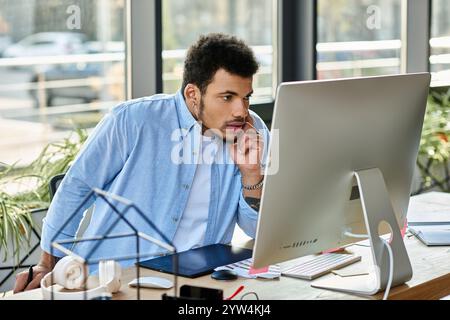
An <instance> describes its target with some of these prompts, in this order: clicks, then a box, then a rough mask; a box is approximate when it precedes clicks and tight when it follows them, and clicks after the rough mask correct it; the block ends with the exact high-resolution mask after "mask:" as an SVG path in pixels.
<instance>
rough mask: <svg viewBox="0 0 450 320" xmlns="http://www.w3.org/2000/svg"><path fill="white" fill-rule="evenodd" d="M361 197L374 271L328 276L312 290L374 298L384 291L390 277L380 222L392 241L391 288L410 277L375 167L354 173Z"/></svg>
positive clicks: (392, 213)
mask: <svg viewBox="0 0 450 320" xmlns="http://www.w3.org/2000/svg"><path fill="white" fill-rule="evenodd" d="M354 175H355V177H356V180H357V183H358V188H359V193H360V197H361V203H362V208H363V212H364V219H365V223H366V230H367V232H368V238H369V241H370V248H371V252H372V260H373V268H370V269H373V270H369V275H365V276H355V277H340V276H337V275H336V276H330V277H325V279H320V280H317V281H315V282H313V283H312V284H311V286H312V287H315V288H322V289H329V290H333V291H343V292H347V293H354V294H360V295H374V294H376V293H378V292H379V291H381V290H384V289H386V287H387V284H388V278H389V253H388V249H387V248H386V246H385V244H384V242H383V241H382V240H381V239H380V236H379V232H378V230H379V226H380V223H381V222H386V223H388V224H389V225H390V227H391V230H392V233H391V242H390V245H391V247H392V252H393V257H394V273H393V280H392V287H394V286H397V285H400V284H403V283H405V282H406V281H409V280H410V279H411V278H412V268H411V263H410V261H409V258H408V253H407V252H406V248H405V244H404V243H403V238H402V235H401V232H400V228H399V226H398V222H397V220H396V218H395V214H394V210H393V208H392V204H391V201H390V198H389V194H388V191H387V189H386V184H385V182H384V178H383V174H382V173H381V171H380V170H379V169H378V168H375V169H368V170H362V171H357V172H355V173H354Z"/></svg>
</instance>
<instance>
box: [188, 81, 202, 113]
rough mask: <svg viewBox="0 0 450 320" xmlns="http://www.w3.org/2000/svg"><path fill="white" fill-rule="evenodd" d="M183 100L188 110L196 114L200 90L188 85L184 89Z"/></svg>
mask: <svg viewBox="0 0 450 320" xmlns="http://www.w3.org/2000/svg"><path fill="white" fill-rule="evenodd" d="M184 98H185V99H186V104H187V106H188V108H189V109H191V110H192V111H193V112H194V113H195V114H198V113H199V109H200V99H201V94H200V89H199V88H198V87H197V86H196V85H195V84H192V83H189V84H188V85H187V86H186V88H185V89H184Z"/></svg>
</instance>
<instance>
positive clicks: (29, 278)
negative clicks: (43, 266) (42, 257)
mask: <svg viewBox="0 0 450 320" xmlns="http://www.w3.org/2000/svg"><path fill="white" fill-rule="evenodd" d="M31 281H33V266H30V267H29V268H28V278H27V283H26V284H25V288H26V287H28V285H29V284H30V282H31Z"/></svg>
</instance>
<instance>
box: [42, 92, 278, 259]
mask: <svg viewBox="0 0 450 320" xmlns="http://www.w3.org/2000/svg"><path fill="white" fill-rule="evenodd" d="M251 116H252V117H253V119H254V122H255V127H256V128H257V129H258V130H259V131H260V133H262V134H263V135H264V138H265V139H266V140H265V146H266V147H267V145H268V136H269V133H268V130H267V128H266V126H265V124H264V122H263V121H262V120H261V119H260V118H259V117H258V116H257V115H256V114H255V113H253V112H251ZM201 134H202V128H201V125H200V124H199V123H198V122H197V121H196V120H195V119H194V117H193V116H192V114H191V113H190V112H189V110H188V108H187V106H186V103H185V101H184V99H183V96H182V94H181V92H178V93H177V94H175V95H155V96H152V97H146V98H141V99H137V100H132V101H128V102H125V103H123V104H121V105H119V106H117V107H115V108H114V109H113V110H112V111H111V112H110V113H109V114H108V115H107V116H105V118H104V119H103V120H102V121H101V122H100V123H99V125H98V126H97V127H96V129H95V130H94V131H93V133H92V134H91V135H90V137H89V139H88V141H87V142H86V143H85V145H84V146H83V148H82V150H81V151H80V153H79V155H78V156H77V158H76V159H75V161H74V163H73V165H72V166H71V168H70V170H69V171H68V172H67V174H66V176H65V178H64V180H63V181H62V183H61V185H60V186H59V188H58V191H57V192H56V194H55V197H54V198H53V201H52V203H51V206H50V208H49V210H48V213H47V216H46V218H45V219H44V223H43V229H42V239H41V247H42V249H43V250H44V251H46V252H49V253H50V252H53V254H55V255H56V256H61V255H62V253H61V252H60V251H58V250H56V249H54V248H53V251H52V249H51V239H52V238H53V237H54V236H55V235H56V233H57V230H59V229H60V228H61V227H62V226H63V224H64V223H65V222H66V220H67V219H68V218H69V216H70V215H71V214H72V213H73V212H75V210H76V208H77V207H78V206H79V205H80V203H81V201H82V200H83V199H84V198H85V197H86V196H87V195H88V193H89V192H90V191H91V189H92V188H99V189H102V190H105V191H107V192H109V193H112V194H115V195H120V196H122V197H124V198H126V199H128V200H130V201H132V202H134V203H135V204H136V205H137V206H138V207H139V208H140V209H141V210H142V211H143V212H144V214H145V215H146V217H147V218H149V219H150V220H151V221H152V222H153V223H154V224H155V225H156V226H157V227H158V228H159V229H160V230H161V231H162V233H163V234H164V235H165V236H166V237H167V238H168V239H170V240H171V241H172V240H173V239H174V236H175V233H176V231H177V227H178V225H179V222H180V219H181V217H182V215H183V212H184V210H185V208H186V204H187V201H188V197H189V192H190V189H191V186H192V183H193V179H194V174H195V170H196V164H195V161H189V159H190V160H192V159H195V157H196V155H198V154H199V152H200V143H199V142H200V140H201ZM220 145H222V149H221V152H218V154H219V157H220V155H222V156H223V158H222V159H221V160H220V161H217V163H213V165H212V171H211V191H210V192H211V193H210V206H209V218H208V224H207V228H206V234H205V238H204V239H205V240H204V245H208V244H213V243H229V242H230V241H231V238H232V235H233V231H234V228H235V225H236V223H237V224H238V225H239V226H240V227H241V228H242V229H243V230H244V232H245V233H246V234H248V235H249V236H251V237H255V233H256V225H257V218H258V213H257V212H256V211H254V210H253V209H252V208H251V207H250V206H249V205H248V204H247V202H246V201H245V199H244V197H243V193H242V183H241V175H240V171H239V169H238V167H237V166H236V165H235V164H234V163H233V162H232V160H231V158H230V157H229V148H228V146H227V145H226V144H225V143H223V142H222V141H220ZM180 146H182V147H180ZM188 153H189V154H188ZM92 204H94V208H95V209H94V212H93V215H92V219H91V221H90V224H89V226H88V228H87V229H86V231H85V233H84V235H83V237H84V238H91V237H94V236H103V235H104V234H105V232H106V230H107V229H108V228H109V227H110V226H111V224H112V223H113V222H114V221H115V220H116V218H117V215H116V214H115V213H114V212H113V211H112V210H111V209H110V207H108V205H107V204H106V203H105V202H104V201H103V200H102V199H101V198H98V197H91V199H89V201H88V202H87V203H86V205H85V206H83V208H81V209H80V210H79V211H78V212H77V213H76V216H75V218H74V219H73V220H72V221H71V222H70V223H68V224H67V225H66V226H65V227H64V228H63V230H62V232H61V233H59V234H58V235H57V239H58V241H59V240H68V239H73V238H74V237H75V235H76V233H77V230H78V228H79V225H80V221H81V220H82V218H83V212H85V210H86V209H87V208H89V207H90V206H91V205H92ZM116 205H117V203H116ZM118 208H119V209H120V208H121V205H118ZM126 218H127V219H128V221H129V222H130V223H131V224H132V225H133V226H134V227H135V228H136V229H137V230H138V231H141V232H143V233H145V234H148V235H150V236H152V237H155V238H156V239H160V240H162V238H161V237H160V236H159V235H158V234H157V233H156V232H155V231H154V230H153V229H152V228H150V227H149V226H148V225H147V223H146V222H145V221H144V220H143V219H142V218H141V217H139V216H138V214H137V213H136V212H135V211H129V212H128V213H127V214H126ZM129 233H132V229H131V228H130V227H129V226H128V225H127V224H126V223H125V222H123V221H120V222H119V223H118V224H117V226H116V227H115V228H114V229H113V231H112V232H111V234H129ZM185 236H186V237H189V234H186V235H185ZM94 244H95V242H80V243H78V244H77V245H75V247H72V248H71V247H70V246H67V245H66V247H68V248H70V249H72V250H73V251H75V253H77V254H79V255H81V256H83V257H85V256H86V255H87V254H88V253H89V252H90V251H91V250H92V248H93V246H94ZM136 244H137V240H136V238H135V237H133V236H129V237H125V238H118V239H108V240H104V241H103V242H102V243H101V244H100V246H99V247H98V249H97V250H96V251H95V252H94V253H93V254H92V258H91V259H90V261H92V259H112V258H116V259H119V260H120V259H121V258H122V257H126V256H132V255H134V254H135V253H136V248H137V247H136ZM139 244H140V252H141V254H160V253H163V252H164V249H162V248H160V247H158V246H156V245H155V244H152V243H149V242H147V241H144V240H142V239H141V240H140V242H139ZM120 262H121V263H122V264H123V265H130V264H132V263H133V262H135V260H130V259H128V260H123V261H120Z"/></svg>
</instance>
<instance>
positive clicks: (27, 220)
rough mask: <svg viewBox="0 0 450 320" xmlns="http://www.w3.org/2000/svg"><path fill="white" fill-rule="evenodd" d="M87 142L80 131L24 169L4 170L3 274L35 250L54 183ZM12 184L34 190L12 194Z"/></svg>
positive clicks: (0, 185)
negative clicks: (35, 235) (9, 188)
mask: <svg viewBox="0 0 450 320" xmlns="http://www.w3.org/2000/svg"><path fill="white" fill-rule="evenodd" d="M86 139H87V132H86V131H85V130H76V131H75V137H74V135H71V136H70V137H68V138H66V139H64V140H62V141H59V142H55V143H51V144H48V145H47V146H46V147H45V148H44V149H43V150H42V152H41V153H40V155H39V156H38V157H37V158H36V159H35V160H34V161H33V162H32V163H31V164H30V165H28V166H26V167H24V168H18V167H17V166H16V165H15V164H14V165H5V164H3V165H2V166H0V261H1V263H0V265H1V266H2V268H3V270H5V269H7V268H8V267H10V268H12V269H14V268H16V266H18V265H19V264H20V260H23V257H24V251H26V250H29V249H30V248H31V243H30V240H31V239H32V237H33V233H34V232H36V230H39V235H40V223H41V221H42V218H43V216H44V215H45V212H46V209H47V208H48V206H49V204H50V193H49V182H50V179H51V178H52V177H54V176H56V175H58V174H61V173H65V172H66V171H67V170H68V168H69V166H70V165H71V163H72V162H73V160H74V159H75V157H76V155H77V154H78V152H79V150H80V148H81V146H82V145H83V143H84V142H85V141H86ZM11 183H20V184H21V185H25V186H30V185H31V186H32V187H31V188H28V190H24V191H19V192H15V193H11V192H8V191H6V189H7V188H6V186H7V185H9V184H11ZM38 213H39V214H40V215H39V214H38ZM33 229H34V231H33ZM25 256H26V254H25ZM11 264H12V265H11ZM3 280H4V279H3ZM1 282H2V277H1V276H0V283H1ZM3 282H4V281H3ZM0 287H1V285H0ZM0 291H1V290H0Z"/></svg>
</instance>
